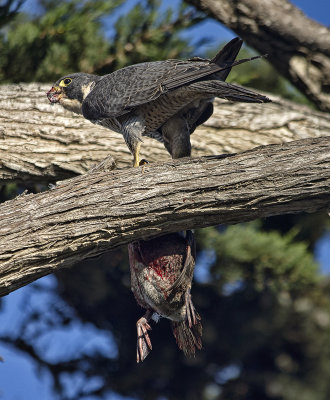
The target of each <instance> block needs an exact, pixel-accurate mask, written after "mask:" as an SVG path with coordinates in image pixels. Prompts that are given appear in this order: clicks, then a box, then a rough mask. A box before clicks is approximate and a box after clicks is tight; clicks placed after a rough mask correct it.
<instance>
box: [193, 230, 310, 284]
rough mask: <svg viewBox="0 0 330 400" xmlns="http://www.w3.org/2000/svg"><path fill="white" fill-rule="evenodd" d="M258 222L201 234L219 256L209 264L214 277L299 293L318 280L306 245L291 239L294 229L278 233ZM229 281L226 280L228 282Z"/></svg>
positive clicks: (202, 241) (202, 239) (209, 247)
mask: <svg viewBox="0 0 330 400" xmlns="http://www.w3.org/2000/svg"><path fill="white" fill-rule="evenodd" d="M257 226H258V224H257V223H249V224H242V225H233V226H229V227H228V228H226V230H225V231H224V232H223V233H222V234H219V232H218V230H217V229H216V228H207V229H205V231H203V235H202V236H201V243H202V245H203V246H204V247H205V248H208V249H213V250H214V251H215V252H216V254H217V255H218V257H217V258H216V262H215V263H214V265H213V266H212V273H213V276H214V278H217V279H220V281H221V282H223V283H224V284H225V283H228V282H230V281H231V280H239V281H242V282H243V281H244V282H245V283H251V284H253V286H254V287H255V288H256V289H257V290H264V289H265V288H269V289H271V290H272V291H274V292H280V291H282V290H290V291H291V292H292V291H293V292H296V291H297V292H299V291H301V290H303V289H305V288H306V287H307V286H309V285H315V284H316V283H317V281H318V268H317V265H316V263H315V261H314V260H313V257H312V255H311V253H309V252H308V246H307V244H305V243H304V242H296V241H294V238H295V235H296V232H295V230H292V231H291V232H289V233H287V234H285V235H281V234H280V233H279V232H277V231H273V232H264V231H262V230H260V229H258V228H257ZM227 281H228V282H227Z"/></svg>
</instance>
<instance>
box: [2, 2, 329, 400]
mask: <svg viewBox="0 0 330 400" xmlns="http://www.w3.org/2000/svg"><path fill="white" fill-rule="evenodd" d="M133 3H136V1H130V2H129V3H128V4H129V5H128V6H125V7H124V8H123V9H122V10H121V12H123V11H124V10H125V9H127V8H128V7H129V8H130V6H131V5H132V4H133ZM293 3H294V4H295V5H296V6H298V7H299V8H300V9H302V10H303V12H304V13H305V14H306V15H307V16H309V17H310V18H313V19H315V20H317V21H319V22H320V23H323V24H324V25H327V26H329V25H330V0H314V1H311V0H295V1H293ZM35 4H36V1H35V0H27V1H26V3H25V5H24V9H25V10H29V11H31V10H32V11H33V10H34V9H35ZM166 4H167V5H172V4H173V5H175V4H178V0H170V1H167V2H166ZM188 35H189V36H190V37H196V38H201V37H205V36H208V37H210V38H211V40H210V42H209V44H208V46H209V47H212V48H213V47H215V46H217V45H218V44H219V42H222V41H224V40H229V39H231V38H232V37H234V36H236V35H235V33H233V32H231V31H230V30H228V29H227V28H225V27H223V26H222V25H221V24H219V23H218V22H215V21H211V20H208V21H206V22H204V23H202V24H200V25H199V26H198V27H195V28H193V29H191V30H190V31H189V32H188ZM325 218H326V214H325ZM329 243H330V233H329V234H328V235H325V236H324V238H323V239H322V240H321V241H320V242H319V243H318V245H317V249H316V254H315V255H316V258H317V260H318V261H319V262H320V264H321V266H322V269H323V271H325V272H329V271H330V245H329ZM41 281H42V282H44V284H45V285H50V286H51V285H52V284H54V281H53V280H52V277H46V278H43V279H42V280H41ZM41 281H40V282H41ZM27 295H28V296H30V295H33V289H32V288H31V285H30V286H28V287H26V288H22V289H20V290H18V291H16V292H14V293H12V294H10V295H9V296H7V297H6V298H5V299H4V306H3V309H2V313H1V314H0V329H1V331H3V329H6V330H9V331H10V329H15V328H16V327H17V324H18V321H19V318H20V316H21V313H22V302H24V299H25V298H26V296H27ZM35 301H41V302H42V301H43V300H42V299H40V297H39V298H36V299H35ZM72 332H76V333H75V335H74V340H75V339H76V338H77V340H78V336H79V335H85V336H84V343H87V346H90V348H91V349H93V348H95V346H96V347H100V346H101V347H102V348H103V350H104V351H107V352H108V353H109V355H110V356H111V354H114V353H113V352H114V351H115V350H114V348H113V346H112V344H111V340H109V338H106V337H104V336H103V335H102V333H101V334H99V335H100V336H99V337H98V338H97V340H96V341H95V337H93V329H92V328H91V327H88V326H75V327H73V331H72ZM82 332H83V333H82ZM58 334H59V336H57V338H56V337H55V336H54V338H52V339H49V338H48V340H51V341H53V340H55V341H56V340H61V341H63V342H65V343H66V344H67V345H68V342H67V340H69V339H70V337H71V340H72V337H73V335H72V333H70V332H69V333H68V332H60V333H58ZM80 337H81V336H80ZM72 345H73V344H72ZM69 347H70V344H69ZM0 355H1V356H2V357H3V358H4V359H5V362H4V363H0V399H5V400H39V399H40V400H41V399H42V400H53V399H54V396H53V395H52V392H51V391H50V386H51V379H50V377H49V376H48V375H47V373H44V372H40V371H38V369H37V365H36V364H35V363H34V362H33V361H31V360H30V359H29V358H28V357H27V356H25V355H24V354H19V353H17V352H15V351H13V350H12V349H10V348H8V347H6V346H1V345H0ZM119 399H120V398H119V397H117V396H114V395H110V394H109V397H108V400H119ZM121 399H122V398H121Z"/></svg>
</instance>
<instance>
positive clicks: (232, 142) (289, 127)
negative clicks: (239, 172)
mask: <svg viewBox="0 0 330 400" xmlns="http://www.w3.org/2000/svg"><path fill="white" fill-rule="evenodd" d="M49 87H50V85H44V84H43V85H40V84H21V85H3V86H1V87H0V90H1V97H0V184H1V183H2V184H3V183H8V182H12V181H16V182H23V183H31V182H32V183H33V182H36V183H48V182H55V181H57V180H62V179H66V178H69V177H72V176H75V175H80V174H83V173H86V172H87V171H88V170H89V169H90V168H91V167H92V166H93V165H94V164H97V163H98V162H100V161H101V160H103V159H104V158H105V157H106V156H107V155H108V154H109V153H110V154H111V155H112V156H113V158H114V159H115V160H116V161H117V165H118V167H119V168H121V167H128V166H131V163H132V156H131V155H130V154H129V152H128V149H127V147H126V145H125V143H124V140H123V137H122V136H121V135H120V134H118V133H114V132H111V131H110V130H109V129H105V128H102V127H100V126H96V125H93V124H91V123H90V122H88V121H87V120H85V119H84V118H83V117H80V116H78V115H76V114H72V113H70V112H68V111H65V110H64V109H63V108H62V107H60V106H53V107H52V106H51V105H50V104H49V101H48V100H47V98H46V96H45V92H46V91H47V89H49ZM270 97H271V98H272V99H273V101H274V102H273V103H269V104H261V105H259V104H244V103H230V102H228V101H221V100H219V99H217V100H216V101H215V112H214V114H213V116H212V118H210V119H209V120H208V121H207V122H206V124H204V125H203V126H202V127H200V128H198V130H197V131H196V132H195V133H194V134H193V135H192V146H193V156H194V157H200V156H203V155H205V154H214V155H216V154H221V153H234V152H239V151H244V150H248V149H251V148H253V147H256V146H258V145H267V144H271V143H283V142H286V141H290V140H298V139H302V138H305V137H317V136H321V135H330V116H329V114H325V113H320V112H315V111H312V110H310V109H309V108H307V107H304V106H301V105H296V104H294V103H291V102H288V101H284V100H281V99H280V98H277V97H275V96H273V95H270ZM141 155H142V157H143V158H146V159H148V160H149V161H157V162H160V161H166V160H169V155H168V153H167V152H166V150H165V149H164V146H163V145H162V144H161V143H158V142H156V141H155V140H153V139H149V138H145V139H144V143H143V145H142V151H141Z"/></svg>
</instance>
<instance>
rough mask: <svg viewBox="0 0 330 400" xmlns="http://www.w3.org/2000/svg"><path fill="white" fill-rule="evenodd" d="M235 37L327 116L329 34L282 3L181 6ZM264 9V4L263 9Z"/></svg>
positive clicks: (226, 0) (225, 1)
mask: <svg viewBox="0 0 330 400" xmlns="http://www.w3.org/2000/svg"><path fill="white" fill-rule="evenodd" d="M187 2H188V3H190V4H193V5H194V6H196V7H197V8H199V9H200V10H203V11H204V12H205V13H206V14H207V15H209V16H211V17H213V18H215V19H217V20H218V21H220V22H222V23H223V24H225V25H226V26H227V27H228V28H230V29H232V30H233V31H234V32H236V33H237V34H238V35H239V36H240V37H241V38H242V39H244V41H245V42H246V43H247V44H248V45H249V46H251V47H254V48H255V49H256V50H257V51H258V52H260V53H261V54H265V53H267V54H268V60H269V61H270V62H271V63H272V64H273V65H274V66H275V68H276V69H277V70H278V71H279V72H280V73H281V74H282V75H284V76H285V77H287V78H288V79H289V80H290V81H291V82H292V84H293V85H295V86H296V87H297V88H298V89H300V90H301V91H302V92H303V93H305V94H306V96H307V97H308V98H309V99H310V100H311V101H313V102H314V103H315V104H316V106H317V107H318V108H319V109H320V110H323V111H330V29H329V28H327V27H325V26H323V25H321V24H319V23H317V22H316V21H314V20H311V19H309V18H307V17H306V16H305V15H304V14H303V13H302V12H301V11H300V10H299V9H298V8H296V7H294V6H293V5H292V4H291V3H290V2H289V1H287V0H272V1H269V2H265V1H262V0H240V1H232V0H221V1H219V0H187ZM266 3H267V4H266Z"/></svg>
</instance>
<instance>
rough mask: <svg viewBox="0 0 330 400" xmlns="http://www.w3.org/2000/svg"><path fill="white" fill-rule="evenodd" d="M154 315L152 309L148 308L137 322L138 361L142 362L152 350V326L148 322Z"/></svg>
mask: <svg viewBox="0 0 330 400" xmlns="http://www.w3.org/2000/svg"><path fill="white" fill-rule="evenodd" d="M151 316H152V311H150V310H148V311H147V312H146V313H145V314H144V316H143V317H142V318H140V319H139V320H138V321H137V323H136V330H137V346H136V362H137V363H139V362H142V361H143V360H144V359H145V358H146V357H147V355H148V354H149V353H150V351H151V350H152V345H151V340H150V338H149V334H148V331H150V330H151V326H150V325H149V324H148V322H149V320H150V318H151Z"/></svg>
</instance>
